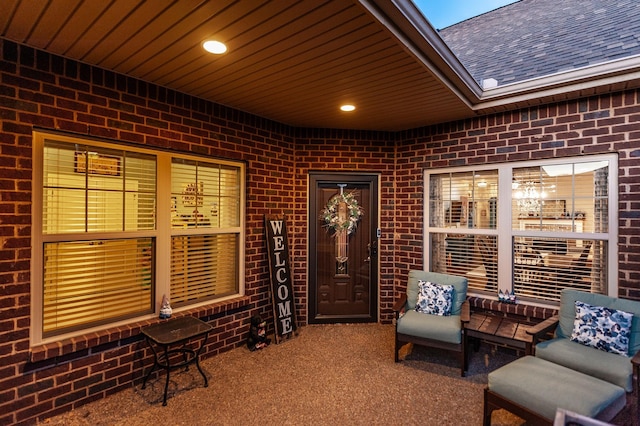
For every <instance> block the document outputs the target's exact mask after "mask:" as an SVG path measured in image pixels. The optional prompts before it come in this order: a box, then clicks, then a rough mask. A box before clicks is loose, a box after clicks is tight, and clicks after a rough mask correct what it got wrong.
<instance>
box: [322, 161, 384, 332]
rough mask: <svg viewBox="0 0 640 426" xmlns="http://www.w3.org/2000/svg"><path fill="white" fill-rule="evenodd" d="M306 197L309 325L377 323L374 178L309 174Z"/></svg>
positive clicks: (376, 244)
mask: <svg viewBox="0 0 640 426" xmlns="http://www.w3.org/2000/svg"><path fill="white" fill-rule="evenodd" d="M310 192H311V196H310V197H309V208H310V211H309V234H310V235H309V242H310V244H309V323H312V324H314V323H315V324H318V323H338V322H377V320H378V236H377V232H378V176H377V175H371V174H356V173H354V174H350V173H340V174H338V173H336V174H333V173H311V174H310ZM356 203H357V207H359V208H360V214H359V215H358V214H357V213H356V210H355V207H356ZM331 218H333V219H334V220H335V221H336V222H337V223H338V224H339V225H337V226H338V228H339V227H340V224H342V225H343V227H342V228H346V230H343V231H337V230H335V229H332V227H331V226H328V225H327V219H331ZM356 218H357V221H355V219H356ZM345 221H347V222H345ZM349 221H353V222H355V226H353V225H352V226H351V227H350V228H349V223H350V222H349Z"/></svg>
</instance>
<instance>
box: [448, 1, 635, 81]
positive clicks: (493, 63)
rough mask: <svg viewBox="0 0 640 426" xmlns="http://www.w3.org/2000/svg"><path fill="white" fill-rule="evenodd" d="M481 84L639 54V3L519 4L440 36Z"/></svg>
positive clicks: (453, 26)
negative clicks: (485, 81)
mask: <svg viewBox="0 0 640 426" xmlns="http://www.w3.org/2000/svg"><path fill="white" fill-rule="evenodd" d="M440 35H441V37H442V38H443V39H444V41H445V42H446V43H447V45H448V46H449V48H450V49H451V50H452V51H453V52H454V54H455V55H456V56H457V57H458V58H459V60H460V61H461V62H462V64H463V65H464V66H465V67H466V68H467V70H468V71H469V72H470V73H471V75H472V76H473V77H474V79H476V80H477V81H478V83H480V84H481V82H482V80H484V79H488V78H494V79H496V80H498V84H499V85H504V84H508V83H514V82H518V81H523V80H527V79H530V78H534V77H539V76H543V75H549V74H553V73H557V72H560V71H566V70H571V69H576V68H580V67H584V66H587V65H592V64H597V63H603V62H607V61H611V60H614V59H620V58H625V57H628V56H633V55H639V54H640V1H639V0H520V1H519V2H516V3H513V4H510V5H507V6H504V7H501V8H499V9H496V10H494V11H491V12H488V13H485V14H482V15H480V16H477V17H475V18H471V19H468V20H466V21H463V22H461V23H458V24H455V25H452V26H450V27H447V28H444V29H442V30H440Z"/></svg>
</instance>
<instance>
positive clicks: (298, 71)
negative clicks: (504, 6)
mask: <svg viewBox="0 0 640 426" xmlns="http://www.w3.org/2000/svg"><path fill="white" fill-rule="evenodd" d="M0 36H2V37H4V38H6V39H10V40H13V41H16V42H19V43H23V44H26V45H29V46H32V47H35V48H38V49H43V50H46V51H48V52H51V53H55V54H58V55H62V56H65V57H68V58H73V59H77V60H78V61H81V62H84V63H88V64H92V65H96V66H99V67H102V68H106V69H109V70H113V71H116V72H118V73H122V74H126V75H129V76H133V77H136V78H139V79H142V80H145V81H147V82H151V83H156V84H159V85H162V86H165V87H168V88H172V89H175V90H178V91H180V92H184V93H188V94H192V95H195V96H198V97H201V98H204V99H209V100H212V101H215V102H218V103H221V104H224V105H229V106H232V107H234V108H237V109H240V110H243V111H247V112H250V113H253V114H257V115H259V116H262V117H266V118H270V119H273V120H276V121H278V122H281V123H284V124H288V125H292V126H301V127H312V128H316V127H318V128H322V127H327V128H351V129H370V130H400V129H408V128H414V127H419V126H423V125H426V124H430V123H437V122H443V121H449V120H450V119H452V118H460V117H464V116H470V115H473V113H472V112H471V110H470V109H469V107H468V106H466V105H465V103H464V102H463V101H462V100H461V99H460V98H459V97H458V96H455V95H454V94H453V93H452V91H451V90H450V89H449V88H447V86H446V85H445V84H444V83H443V82H442V81H440V80H439V79H437V78H435V77H434V75H433V74H432V73H431V72H430V71H429V70H428V69H426V68H425V66H424V65H423V64H422V63H420V62H419V61H417V60H416V58H415V57H414V56H412V55H411V54H409V53H408V52H407V50H406V48H405V47H404V46H403V45H402V44H401V43H400V42H399V41H398V40H397V39H395V38H394V37H392V36H390V33H389V31H388V30H387V29H386V28H385V27H384V26H383V25H381V24H380V22H379V21H378V20H376V19H375V18H374V17H373V16H372V15H371V14H370V13H369V12H368V11H367V10H366V9H365V8H364V7H362V6H361V5H360V4H359V3H358V2H356V1H352V0H348V1H347V0H333V1H320V0H313V1H312V0H305V1H294V0H278V1H273V2H265V1H258V0H241V1H233V0H110V1H107V0H105V1H94V0H2V1H1V2H0ZM209 38H215V39H218V40H220V41H223V42H225V43H226V44H227V46H228V48H229V50H228V52H227V53H226V54H223V55H221V56H214V55H211V54H209V53H207V52H205V51H204V50H203V49H202V42H203V41H204V40H207V39H209ZM342 103H353V104H355V105H356V107H357V109H356V111H354V112H352V113H344V112H341V111H339V109H338V107H339V105H340V104H342Z"/></svg>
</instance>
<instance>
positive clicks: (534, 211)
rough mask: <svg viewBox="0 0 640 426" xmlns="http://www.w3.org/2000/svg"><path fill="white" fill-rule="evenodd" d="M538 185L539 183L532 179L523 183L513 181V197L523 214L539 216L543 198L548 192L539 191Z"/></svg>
mask: <svg viewBox="0 0 640 426" xmlns="http://www.w3.org/2000/svg"><path fill="white" fill-rule="evenodd" d="M538 187H539V186H538V184H537V183H536V182H532V181H528V182H524V183H523V184H522V185H520V184H519V183H518V182H513V183H512V188H513V190H514V193H513V197H514V198H515V199H516V203H517V206H518V210H519V211H520V215H521V216H538V214H539V212H540V205H541V203H542V201H541V200H542V198H544V197H546V193H545V192H544V191H542V192H541V191H538Z"/></svg>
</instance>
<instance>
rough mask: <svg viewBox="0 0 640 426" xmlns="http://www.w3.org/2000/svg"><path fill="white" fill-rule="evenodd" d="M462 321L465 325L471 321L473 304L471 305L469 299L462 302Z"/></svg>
mask: <svg viewBox="0 0 640 426" xmlns="http://www.w3.org/2000/svg"><path fill="white" fill-rule="evenodd" d="M460 321H461V322H462V324H463V325H464V324H466V323H468V322H469V321H471V306H470V305H469V301H468V300H465V301H464V302H462V309H461V310H460Z"/></svg>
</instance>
